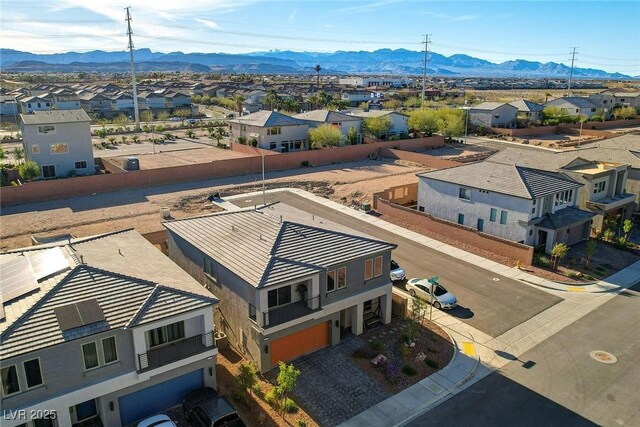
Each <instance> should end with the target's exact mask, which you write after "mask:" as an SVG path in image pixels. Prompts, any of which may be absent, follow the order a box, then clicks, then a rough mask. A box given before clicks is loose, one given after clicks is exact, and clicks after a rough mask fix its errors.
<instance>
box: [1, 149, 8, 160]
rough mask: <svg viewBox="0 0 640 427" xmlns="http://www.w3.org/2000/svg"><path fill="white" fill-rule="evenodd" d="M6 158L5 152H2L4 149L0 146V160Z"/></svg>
mask: <svg viewBox="0 0 640 427" xmlns="http://www.w3.org/2000/svg"><path fill="white" fill-rule="evenodd" d="M6 158H7V153H5V152H4V149H3V148H2V147H0V160H5V159H6Z"/></svg>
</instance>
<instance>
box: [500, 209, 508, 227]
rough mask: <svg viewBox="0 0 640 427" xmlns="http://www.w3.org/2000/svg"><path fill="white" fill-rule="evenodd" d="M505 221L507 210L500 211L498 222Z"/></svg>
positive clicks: (503, 222) (502, 222)
mask: <svg viewBox="0 0 640 427" xmlns="http://www.w3.org/2000/svg"><path fill="white" fill-rule="evenodd" d="M506 223H507V211H500V224H506Z"/></svg>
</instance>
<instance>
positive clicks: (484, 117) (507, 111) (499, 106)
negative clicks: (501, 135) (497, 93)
mask: <svg viewBox="0 0 640 427" xmlns="http://www.w3.org/2000/svg"><path fill="white" fill-rule="evenodd" d="M468 111H469V112H468V114H469V123H471V124H473V125H476V126H486V127H501V128H512V127H515V126H516V115H517V113H518V107H517V106H515V105H512V104H506V103H502V102H483V103H482V104H479V105H474V106H473V107H471V108H469V110H468Z"/></svg>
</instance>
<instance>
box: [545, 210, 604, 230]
mask: <svg viewBox="0 0 640 427" xmlns="http://www.w3.org/2000/svg"><path fill="white" fill-rule="evenodd" d="M594 216H596V214H595V213H593V212H589V211H583V210H582V209H578V208H572V207H568V208H564V209H560V210H558V211H556V212H554V213H552V214H550V213H547V214H545V215H544V217H543V220H542V221H540V222H539V223H537V224H536V226H538V227H542V228H548V229H551V230H558V229H560V228H566V227H569V226H571V225H573V224H579V223H581V222H585V221H588V220H590V219H591V218H593V217H594Z"/></svg>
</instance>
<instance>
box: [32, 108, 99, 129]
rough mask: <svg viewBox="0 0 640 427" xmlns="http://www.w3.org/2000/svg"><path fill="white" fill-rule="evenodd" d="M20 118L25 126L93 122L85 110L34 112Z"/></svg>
mask: <svg viewBox="0 0 640 427" xmlns="http://www.w3.org/2000/svg"><path fill="white" fill-rule="evenodd" d="M20 118H21V119H22V122H23V123H24V124H25V125H42V124H53V123H73V122H91V118H90V117H89V116H88V115H87V113H86V112H85V111H84V110H83V109H77V110H52V111H34V112H33V113H31V114H20Z"/></svg>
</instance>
